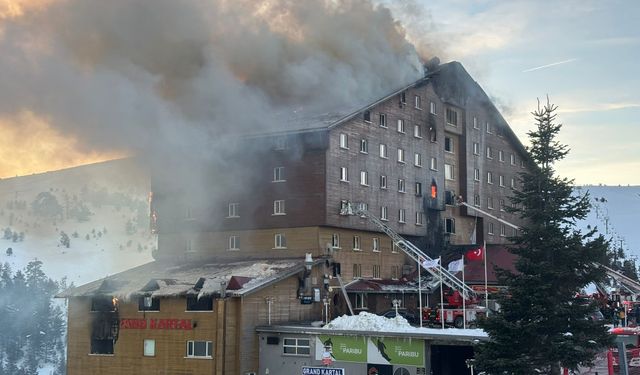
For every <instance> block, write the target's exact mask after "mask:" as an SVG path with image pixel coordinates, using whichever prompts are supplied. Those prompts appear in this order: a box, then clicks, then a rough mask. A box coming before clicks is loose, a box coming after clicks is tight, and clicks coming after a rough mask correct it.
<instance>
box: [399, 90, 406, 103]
mask: <svg viewBox="0 0 640 375" xmlns="http://www.w3.org/2000/svg"><path fill="white" fill-rule="evenodd" d="M400 104H407V93H406V92H404V91H403V92H402V93H400Z"/></svg>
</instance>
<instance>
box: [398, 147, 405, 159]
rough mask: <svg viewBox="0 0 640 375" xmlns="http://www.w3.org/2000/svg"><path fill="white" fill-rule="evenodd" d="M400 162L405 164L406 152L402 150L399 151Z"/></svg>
mask: <svg viewBox="0 0 640 375" xmlns="http://www.w3.org/2000/svg"><path fill="white" fill-rule="evenodd" d="M398 162H399V163H404V150H403V149H401V148H399V149H398Z"/></svg>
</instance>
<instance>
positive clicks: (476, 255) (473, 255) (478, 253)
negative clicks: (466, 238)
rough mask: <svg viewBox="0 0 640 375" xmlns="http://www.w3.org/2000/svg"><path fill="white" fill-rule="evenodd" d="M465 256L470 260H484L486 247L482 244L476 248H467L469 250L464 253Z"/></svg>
mask: <svg viewBox="0 0 640 375" xmlns="http://www.w3.org/2000/svg"><path fill="white" fill-rule="evenodd" d="M464 257H465V258H467V260H469V261H471V260H482V259H483V257H484V248H483V247H482V246H480V247H477V248H475V249H471V250H467V252H466V253H465V254H464Z"/></svg>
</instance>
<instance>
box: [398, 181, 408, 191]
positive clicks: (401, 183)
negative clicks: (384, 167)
mask: <svg viewBox="0 0 640 375" xmlns="http://www.w3.org/2000/svg"><path fill="white" fill-rule="evenodd" d="M406 192H407V184H406V183H405V180H404V178H399V179H398V193H406Z"/></svg>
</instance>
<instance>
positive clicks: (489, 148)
mask: <svg viewBox="0 0 640 375" xmlns="http://www.w3.org/2000/svg"><path fill="white" fill-rule="evenodd" d="M487 159H493V150H492V149H491V146H487Z"/></svg>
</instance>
